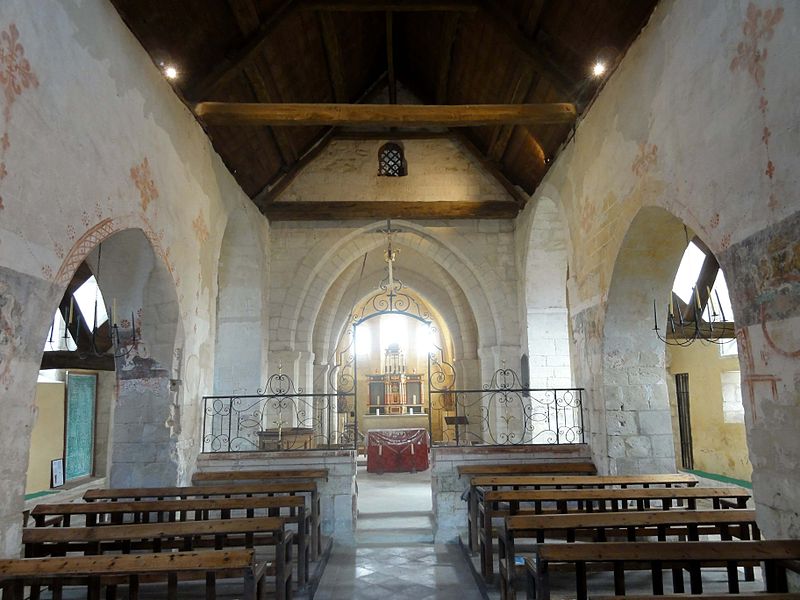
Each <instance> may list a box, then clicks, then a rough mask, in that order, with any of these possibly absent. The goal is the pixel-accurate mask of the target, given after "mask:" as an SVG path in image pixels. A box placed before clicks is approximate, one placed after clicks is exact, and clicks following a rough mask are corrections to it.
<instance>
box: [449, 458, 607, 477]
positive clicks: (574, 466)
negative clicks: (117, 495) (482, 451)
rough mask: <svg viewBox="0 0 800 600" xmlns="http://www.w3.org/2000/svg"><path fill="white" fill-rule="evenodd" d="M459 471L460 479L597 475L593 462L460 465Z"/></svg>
mask: <svg viewBox="0 0 800 600" xmlns="http://www.w3.org/2000/svg"><path fill="white" fill-rule="evenodd" d="M457 470H458V476H459V477H462V476H464V475H487V476H492V475H545V474H561V475H579V474H583V475H594V474H595V473H597V467H595V466H594V463H593V462H591V461H577V462H546V463H512V464H508V463H506V464H481V465H458V467H457Z"/></svg>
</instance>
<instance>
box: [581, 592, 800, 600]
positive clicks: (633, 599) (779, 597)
mask: <svg viewBox="0 0 800 600" xmlns="http://www.w3.org/2000/svg"><path fill="white" fill-rule="evenodd" d="M590 598H591V600H667V599H665V598H664V596H652V595H651V596H643V595H641V594H636V595H629V596H590ZM669 600H800V593H795V594H792V593H786V594H780V593H771V592H756V593H754V594H670V595H669Z"/></svg>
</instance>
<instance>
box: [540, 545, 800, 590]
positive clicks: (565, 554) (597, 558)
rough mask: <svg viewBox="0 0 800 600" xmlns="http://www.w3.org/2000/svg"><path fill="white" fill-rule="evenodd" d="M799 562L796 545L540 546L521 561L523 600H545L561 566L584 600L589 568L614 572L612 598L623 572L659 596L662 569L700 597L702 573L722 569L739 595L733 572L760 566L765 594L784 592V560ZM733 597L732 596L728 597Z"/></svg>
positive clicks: (799, 547) (799, 551) (675, 585)
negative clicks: (636, 574) (642, 578)
mask: <svg viewBox="0 0 800 600" xmlns="http://www.w3.org/2000/svg"><path fill="white" fill-rule="evenodd" d="M797 559H800V541H798V540H770V541H764V540H761V541H749V542H743V541H736V542H729V541H725V542H600V543H587V544H541V545H539V546H537V547H536V549H535V550H534V556H533V557H531V558H526V559H525V565H526V569H527V579H528V598H536V600H550V571H551V570H552V569H553V568H555V567H556V565H562V564H563V565H567V566H569V567H572V568H573V569H574V572H575V586H576V591H577V598H578V600H586V598H587V596H588V593H587V579H586V574H587V571H589V570H593V569H594V568H597V567H599V568H602V569H604V570H610V571H613V573H614V593H615V594H616V595H618V596H624V595H625V571H626V570H627V571H629V570H646V571H650V573H651V581H652V588H653V595H655V596H663V595H664V577H663V570H664V569H670V568H673V567H678V568H681V569H686V570H687V571H688V572H689V579H690V589H691V593H692V594H702V593H703V579H702V572H703V569H707V568H709V567H713V568H718V567H720V566H722V567H725V568H726V571H727V579H728V581H727V583H728V591H729V592H730V593H731V594H738V592H739V573H738V569H737V567H739V566H745V565H746V566H752V565H754V564H757V563H759V562H760V563H763V577H764V583H765V586H766V591H767V592H778V593H784V592H787V591H788V586H787V577H786V571H787V565H786V561H792V560H797ZM673 589H674V591H676V592H678V593H681V592H683V591H684V590H683V575H682V573H681V577H680V578H678V580H674V581H673ZM734 597H735V598H738V596H734Z"/></svg>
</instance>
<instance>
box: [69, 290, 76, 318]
mask: <svg viewBox="0 0 800 600" xmlns="http://www.w3.org/2000/svg"><path fill="white" fill-rule="evenodd" d="M74 312H75V296H71V297H70V299H69V324H70V325H72V316H73V313H74Z"/></svg>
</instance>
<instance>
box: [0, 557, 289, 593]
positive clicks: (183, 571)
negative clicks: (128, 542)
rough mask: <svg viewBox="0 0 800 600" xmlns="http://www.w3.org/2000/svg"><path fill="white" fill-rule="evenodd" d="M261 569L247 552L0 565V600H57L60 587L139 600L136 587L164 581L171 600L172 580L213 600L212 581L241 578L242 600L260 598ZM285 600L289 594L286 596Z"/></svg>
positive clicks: (17, 561) (174, 587)
mask: <svg viewBox="0 0 800 600" xmlns="http://www.w3.org/2000/svg"><path fill="white" fill-rule="evenodd" d="M265 571H266V568H265V565H263V564H258V563H256V561H255V555H254V552H253V551H252V550H221V551H207V552H172V553H162V554H146V555H145V554H135V555H134V554H128V555H116V556H74V557H69V558H20V559H6V560H0V589H2V591H3V600H6V599H8V600H11V599H13V600H23V597H24V596H23V593H24V588H25V586H30V588H31V591H30V598H31V599H32V600H38V598H39V597H40V594H41V588H42V587H43V586H49V587H51V588H52V590H53V596H52V597H53V599H54V600H61V598H62V594H63V588H64V587H65V586H74V585H80V586H82V587H85V588H86V589H87V598H89V600H99V599H100V591H101V589H102V587H103V586H107V591H106V598H111V599H113V598H116V586H117V585H119V584H120V583H127V585H128V598H130V599H131V600H137V599H138V598H139V584H140V583H144V582H149V581H164V580H166V581H167V598H169V599H170V600H173V599H175V598H177V593H178V580H179V579H185V578H191V579H202V578H205V582H206V592H205V597H206V598H207V599H212V598H215V597H216V582H217V579H222V578H231V577H234V576H235V577H242V578H243V580H244V581H243V593H242V597H243V598H245V599H246V600H256V598H261V597H263V595H262V594H263V589H264V585H265V582H264V577H265ZM287 593H288V595H285V596H284V597H285V598H287V599H289V598H291V589H288V590H287Z"/></svg>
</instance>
